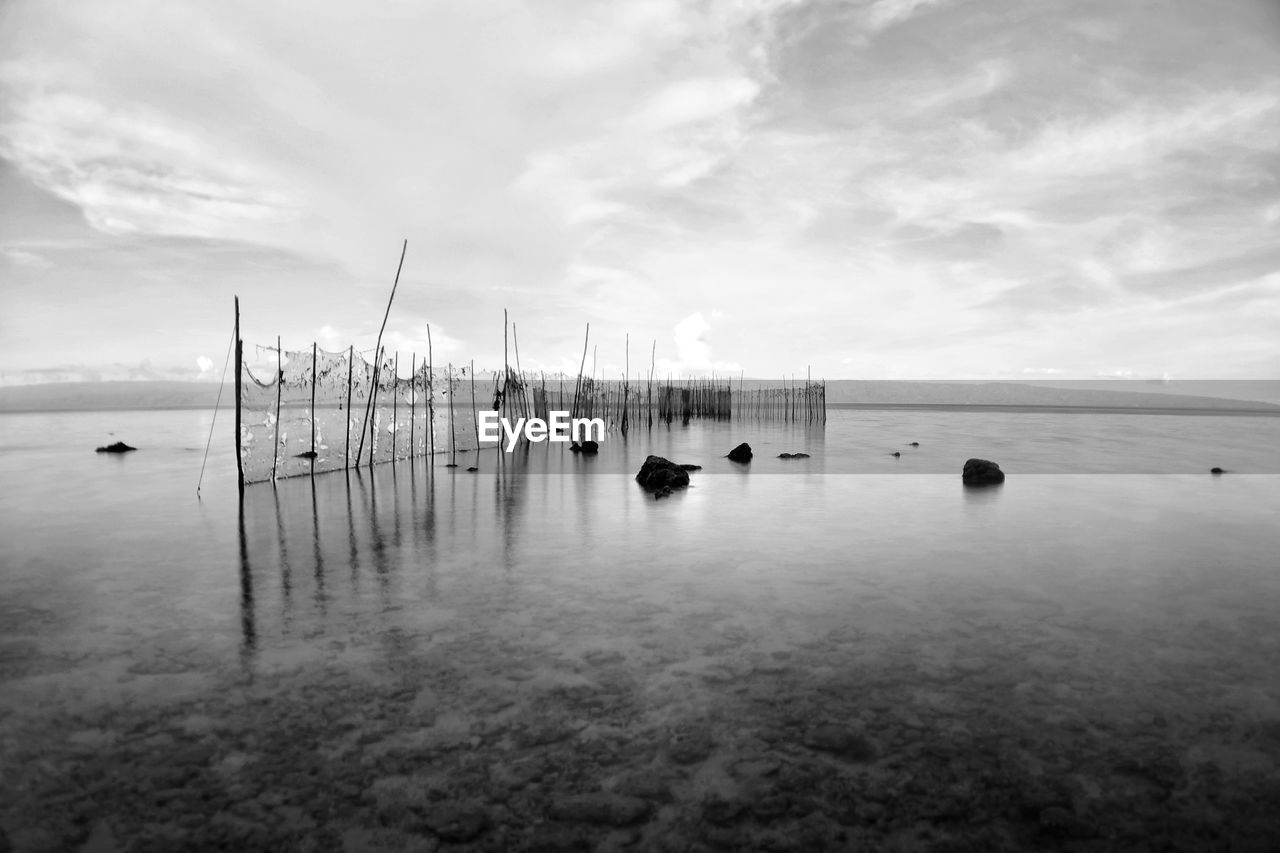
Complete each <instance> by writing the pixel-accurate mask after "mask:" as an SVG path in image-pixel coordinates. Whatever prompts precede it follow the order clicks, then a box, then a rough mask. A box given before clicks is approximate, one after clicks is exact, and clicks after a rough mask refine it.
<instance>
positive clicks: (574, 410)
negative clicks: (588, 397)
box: [569, 323, 591, 419]
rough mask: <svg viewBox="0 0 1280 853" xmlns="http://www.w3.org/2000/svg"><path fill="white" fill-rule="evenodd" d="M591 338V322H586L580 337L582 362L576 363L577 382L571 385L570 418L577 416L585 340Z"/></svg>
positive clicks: (585, 363) (585, 354) (584, 355)
mask: <svg viewBox="0 0 1280 853" xmlns="http://www.w3.org/2000/svg"><path fill="white" fill-rule="evenodd" d="M589 340H591V324H590V323H587V334H586V336H585V337H583V339H582V364H580V365H578V382H577V384H576V385H574V387H573V406H572V408H571V409H570V412H569V417H570V419H572V418H576V417H577V416H578V394H579V392H580V391H581V390H582V371H583V369H584V368H586V366H587V342H588V341H589Z"/></svg>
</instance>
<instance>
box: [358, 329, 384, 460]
mask: <svg viewBox="0 0 1280 853" xmlns="http://www.w3.org/2000/svg"><path fill="white" fill-rule="evenodd" d="M373 359H374V361H373V389H372V390H371V391H370V393H369V407H370V410H371V411H372V412H373V414H372V415H370V417H369V467H370V468H372V467H373V454H374V452H375V450H376V449H377V446H378V428H377V425H376V424H375V423H374V421H375V420H376V419H377V417H378V386H379V385H381V384H382V350H378V351H377V352H376V353H375V354H374V356H373ZM357 461H358V460H357Z"/></svg>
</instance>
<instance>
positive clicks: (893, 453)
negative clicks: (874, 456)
mask: <svg viewBox="0 0 1280 853" xmlns="http://www.w3.org/2000/svg"><path fill="white" fill-rule="evenodd" d="M889 455H890V456H892V457H893V458H894V459H898V458H900V457H901V456H902V451H901V450H895V451H893V452H892V453H890V454H889Z"/></svg>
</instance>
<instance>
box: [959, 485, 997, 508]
mask: <svg viewBox="0 0 1280 853" xmlns="http://www.w3.org/2000/svg"><path fill="white" fill-rule="evenodd" d="M957 479H958V478H957ZM960 490H961V491H962V492H963V493H964V502H965V505H966V506H982V505H983V504H990V503H995V502H996V501H997V500H998V499H999V498H1000V494H1001V492H1003V491H1004V483H994V484H991V485H984V486H970V485H965V484H963V483H962V484H961V485H960Z"/></svg>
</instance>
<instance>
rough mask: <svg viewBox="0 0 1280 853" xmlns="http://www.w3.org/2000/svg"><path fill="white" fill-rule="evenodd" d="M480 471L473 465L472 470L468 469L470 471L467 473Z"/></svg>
mask: <svg viewBox="0 0 1280 853" xmlns="http://www.w3.org/2000/svg"><path fill="white" fill-rule="evenodd" d="M479 470H480V469H479V468H477V467H476V466H474V465H472V466H471V467H470V468H468V469H467V471H468V472H471V471H479Z"/></svg>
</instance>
